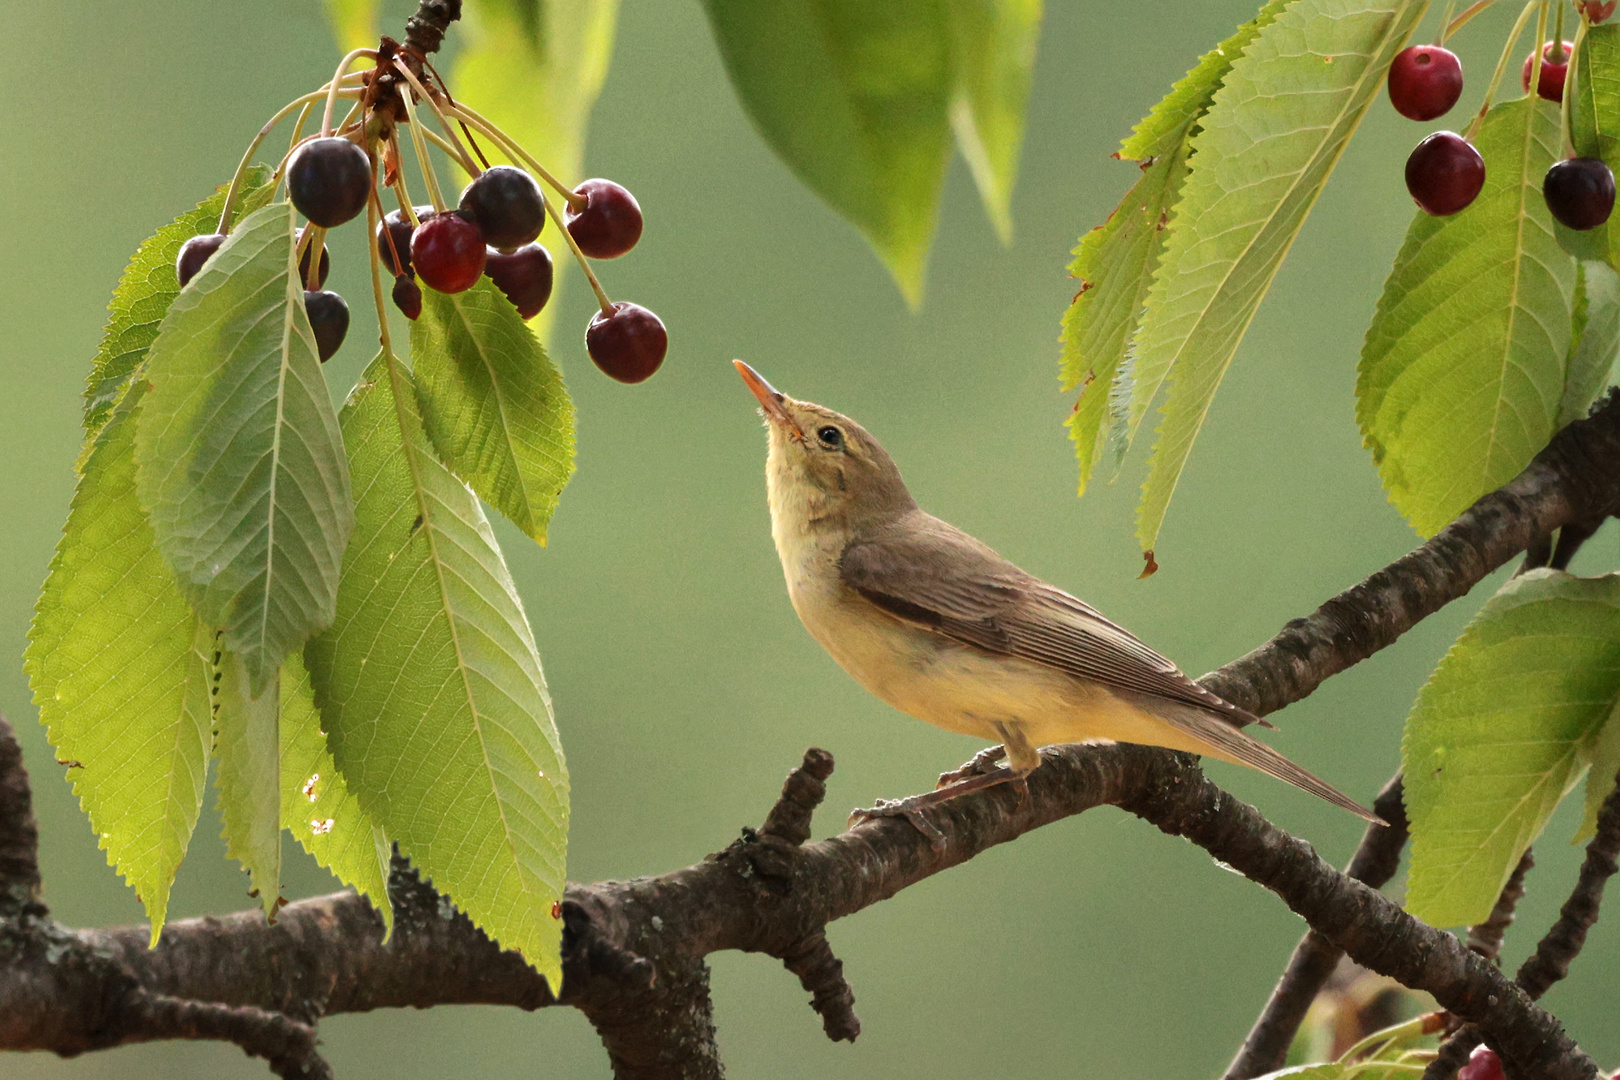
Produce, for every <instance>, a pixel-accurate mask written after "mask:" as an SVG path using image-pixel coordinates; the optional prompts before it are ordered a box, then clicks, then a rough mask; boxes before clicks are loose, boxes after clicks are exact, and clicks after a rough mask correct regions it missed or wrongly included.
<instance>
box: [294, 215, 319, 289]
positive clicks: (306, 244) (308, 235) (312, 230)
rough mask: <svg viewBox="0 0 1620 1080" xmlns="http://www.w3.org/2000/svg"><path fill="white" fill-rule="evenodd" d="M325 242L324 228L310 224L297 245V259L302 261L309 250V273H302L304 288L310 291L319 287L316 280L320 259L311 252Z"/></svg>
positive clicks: (317, 249) (317, 279)
mask: <svg viewBox="0 0 1620 1080" xmlns="http://www.w3.org/2000/svg"><path fill="white" fill-rule="evenodd" d="M325 244H326V230H325V229H323V228H321V227H320V226H319V225H314V224H312V225H310V226H309V227H308V228H306V229H305V230H304V238H303V241H302V242H301V243H300V244H299V245H298V261H299V262H303V261H304V253H305V252H311V253H312V254H311V255H310V257H309V273H307V274H305V275H304V288H306V289H309V290H311V291H313V290H315V289H318V288H320V286H319V285H318V284H316V283H317V282H318V281H320V277H321V260H320V259H319V258H318V257H317V256H315V255H314V254H313V252H316V251H319V250H321V248H322V247H324V246H325Z"/></svg>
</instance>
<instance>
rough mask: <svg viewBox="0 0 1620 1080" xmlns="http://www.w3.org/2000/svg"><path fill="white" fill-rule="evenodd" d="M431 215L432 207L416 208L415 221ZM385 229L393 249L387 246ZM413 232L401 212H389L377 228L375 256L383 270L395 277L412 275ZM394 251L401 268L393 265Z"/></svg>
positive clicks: (408, 221) (413, 228)
mask: <svg viewBox="0 0 1620 1080" xmlns="http://www.w3.org/2000/svg"><path fill="white" fill-rule="evenodd" d="M432 214H433V207H431V206H418V207H417V208H416V217H417V220H421V219H422V218H426V217H431V216H432ZM385 228H386V229H387V230H388V232H390V233H393V235H394V246H393V247H389V246H388V237H387V236H386V235H384V233H383V230H384V229H385ZM415 230H416V226H415V225H412V224H411V222H410V219H409V218H407V217H406V216H405V212H404V211H403V210H390V211H389V212H388V214H387V216H386V217H384V218H383V219H382V224H381V225H378V226H377V254H378V255H379V256H381V257H382V264H383V268H384V269H386V270H387V271H388V272H389V273H390V274H393V275H394V276H395V277H398V276H399V275H400V274H409V273H413V271H412V269H411V233H412V232H414V231H415ZM395 251H398V252H399V259H400V262H402V263H403V264H404V265H403V266H395V265H394V252H395Z"/></svg>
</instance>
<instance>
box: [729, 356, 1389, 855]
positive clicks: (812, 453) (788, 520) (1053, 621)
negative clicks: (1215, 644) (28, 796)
mask: <svg viewBox="0 0 1620 1080" xmlns="http://www.w3.org/2000/svg"><path fill="white" fill-rule="evenodd" d="M735 363H736V365H737V371H738V373H740V374H741V375H742V377H743V381H744V382H745V383H747V384H748V388H749V389H750V390H752V391H753V392H754V396H755V397H757V398H758V399H759V403H760V406H761V409H762V411H763V413H764V415H765V420H766V427H767V428H768V429H769V431H770V451H769V454H768V457H767V460H766V466H765V477H766V487H767V493H768V495H769V499H770V507H771V536H772V538H773V539H774V540H775V541H776V551H777V554H778V555H780V556H781V559H782V570H783V573H784V574H785V575H786V576H787V587H788V597H789V598H790V599H791V600H792V601H793V608H794V610H795V611H797V612H798V614H799V618H800V620H801V621H803V623H804V625H805V628H806V629H807V630H809V631H810V634H811V636H813V637H814V638H815V639H816V640H817V641H818V642H820V643H821V646H822V648H824V649H826V650H827V652H828V653H830V654H831V655H832V658H833V659H834V660H836V661H838V663H839V665H840V666H841V667H842V668H843V669H844V670H845V671H847V672H849V673H850V675H852V676H854V678H855V681H856V682H858V683H860V684H861V685H862V686H864V687H866V689H868V690H870V691H871V692H872V693H873V694H875V695H877V697H879V698H881V699H882V700H883V701H886V702H888V703H889V704H890V705H892V706H894V707H895V708H897V709H899V710H900V711H901V712H904V713H908V714H910V715H912V716H915V717H917V718H918V719H920V720H926V721H928V722H929V723H930V724H933V725H935V726H937V727H942V728H944V729H945V730H947V731H957V732H961V733H963V734H966V735H973V736H977V737H979V738H982V739H988V740H994V741H998V742H999V743H1000V744H1001V745H1000V746H998V747H995V748H992V749H991V750H987V751H985V752H983V753H981V754H979V755H978V757H976V758H975V759H974V760H973V761H972V762H970V763H969V764H968V765H966V766H964V767H963V768H962V769H960V770H957V771H956V772H955V773H947V774H946V775H945V776H943V777H941V778H940V784H941V786H940V787H939V788H938V789H937V790H935V791H932V792H929V793H928V794H926V795H913V796H911V797H909V798H906V799H900V800H896V801H892V802H891V801H882V802H880V803H879V805H878V806H877V807H875V808H874V809H873V810H862V811H857V815H864V816H874V815H885V816H887V815H896V814H898V815H904V816H906V817H908V818H910V819H911V821H912V822H913V823H914V824H915V825H916V826H917V827H918V828H919V829H921V830H922V831H923V832H925V833H928V834H929V835H930V837H931V838H932V839H936V840H937V839H938V830H937V829H935V828H934V827H933V826H932V825H931V824H929V823H928V821H927V820H926V818H924V817H923V816H922V814H921V811H922V810H924V809H926V808H927V807H929V806H932V805H936V804H938V803H940V802H943V801H945V800H946V799H950V798H954V797H955V796H958V795H963V794H966V793H967V792H969V791H977V790H979V789H981V788H985V787H989V786H991V785H993V784H999V783H1005V782H1007V781H1013V782H1015V783H1019V784H1022V783H1023V782H1024V778H1025V777H1026V776H1028V775H1029V774H1030V772H1032V771H1033V770H1034V769H1035V768H1036V767H1037V766H1038V765H1040V763H1041V759H1040V755H1039V753H1038V752H1037V748H1038V747H1041V746H1048V745H1052V744H1055V743H1076V742H1092V743H1107V742H1127V743H1144V744H1146V745H1149V746H1165V747H1169V748H1170V749H1173V750H1186V751H1190V752H1192V753H1195V754H1206V755H1208V756H1210V757H1216V758H1219V759H1221V760H1222V761H1229V762H1232V763H1233V764H1237V765H1247V766H1249V767H1250V768H1253V769H1259V770H1260V771H1261V772H1263V773H1267V774H1269V775H1271V776H1274V777H1276V778H1277V779H1279V780H1284V781H1286V782H1288V783H1290V784H1293V785H1294V786H1295V787H1299V788H1303V789H1304V790H1305V791H1309V792H1311V793H1312V794H1313V795H1319V796H1321V797H1322V798H1324V799H1326V800H1327V801H1328V802H1330V803H1332V804H1333V805H1335V806H1339V807H1343V808H1344V809H1346V810H1349V811H1350V812H1351V813H1354V814H1357V815H1359V816H1361V817H1363V818H1366V819H1367V820H1368V821H1378V820H1379V819H1378V818H1377V817H1376V816H1375V815H1373V814H1372V813H1371V812H1369V811H1368V810H1366V809H1364V808H1363V807H1361V806H1360V805H1359V804H1357V803H1356V801H1355V800H1354V799H1351V798H1350V797H1349V796H1347V795H1345V794H1343V793H1341V792H1339V791H1338V790H1336V789H1334V788H1333V787H1331V786H1329V785H1328V784H1326V783H1324V782H1323V781H1321V780H1319V779H1317V778H1316V777H1315V776H1312V775H1311V774H1310V773H1308V772H1306V771H1305V770H1304V769H1302V768H1300V767H1299V766H1298V765H1295V764H1294V763H1293V762H1292V761H1289V760H1288V759H1287V758H1285V757H1283V756H1282V755H1281V754H1279V753H1277V751H1275V750H1273V749H1272V748H1271V747H1269V746H1267V745H1266V744H1265V743H1263V742H1260V741H1259V740H1258V739H1255V738H1253V737H1252V736H1250V735H1248V734H1247V733H1245V732H1244V731H1243V729H1242V726H1241V725H1242V724H1243V723H1244V722H1250V723H1252V722H1254V721H1256V719H1257V718H1256V717H1254V716H1252V715H1250V714H1249V713H1247V712H1244V711H1243V710H1242V709H1239V708H1238V707H1237V706H1235V705H1233V704H1231V703H1230V702H1227V701H1223V700H1222V699H1221V698H1219V697H1217V696H1216V695H1215V694H1213V693H1211V692H1210V691H1208V690H1205V689H1204V688H1203V687H1202V686H1200V685H1198V684H1197V683H1195V682H1193V681H1192V680H1191V679H1189V678H1187V676H1185V675H1183V674H1182V673H1181V672H1180V670H1178V669H1177V668H1176V666H1175V665H1174V664H1172V663H1171V662H1170V661H1169V660H1166V659H1165V658H1164V657H1163V656H1160V655H1159V654H1158V653H1156V652H1154V651H1153V650H1152V649H1150V648H1149V647H1148V646H1147V645H1145V644H1143V643H1142V642H1141V641H1139V640H1137V639H1136V638H1135V637H1133V636H1132V635H1131V634H1130V633H1129V632H1127V631H1126V630H1125V629H1123V628H1122V627H1120V626H1117V625H1116V624H1114V623H1112V622H1109V621H1108V620H1107V619H1105V618H1103V616H1102V615H1101V614H1100V613H1098V612H1097V611H1096V610H1095V609H1093V608H1092V607H1090V606H1089V605H1087V604H1086V603H1084V602H1083V601H1080V600H1077V599H1076V598H1074V597H1073V596H1070V595H1069V594H1068V593H1066V592H1064V591H1063V590H1061V589H1058V588H1055V587H1054V586H1052V585H1048V584H1047V583H1046V582H1044V581H1041V580H1039V579H1038V578H1035V577H1032V576H1031V575H1029V574H1026V573H1025V572H1024V571H1022V570H1020V569H1019V568H1018V567H1016V566H1014V565H1013V564H1012V563H1010V562H1008V561H1007V560H1006V559H1004V558H1002V557H1001V556H1000V555H998V554H996V553H995V552H994V551H992V550H990V548H988V547H986V546H985V545H984V544H981V543H980V542H979V541H977V540H975V539H974V538H973V537H971V536H969V535H968V534H967V533H965V532H963V531H962V530H960V529H958V528H955V527H953V526H951V525H948V524H946V523H945V522H943V521H941V520H939V519H938V518H936V517H933V516H932V515H930V514H926V513H924V512H923V511H922V510H920V509H918V507H917V503H916V501H915V500H914V499H912V497H911V493H910V492H908V491H907V490H906V485H905V482H904V481H902V480H901V479H900V471H899V470H898V469H897V468H895V465H894V462H893V461H892V460H890V458H889V455H888V454H887V453H885V452H884V449H883V447H881V446H879V445H878V442H877V440H876V439H874V438H873V437H872V436H871V435H870V434H868V433H867V431H866V429H865V428H863V427H861V426H860V425H859V424H857V423H855V422H854V421H853V420H851V419H849V417H847V416H843V415H840V414H839V413H835V412H833V411H832V410H831V409H826V408H823V407H822V406H820V405H814V404H811V403H810V402H808V401H796V400H794V399H793V398H790V397H787V396H786V395H784V394H781V393H779V392H778V391H777V390H776V389H775V388H774V387H772V386H771V385H770V383H768V382H766V381H765V380H764V379H762V378H761V377H760V376H759V374H758V373H757V372H755V371H754V369H753V368H751V367H749V366H748V365H747V364H745V363H743V362H742V361H741V360H738V361H735ZM1002 757H1005V758H1006V762H1007V764H1006V766H1005V767H996V766H994V762H996V761H997V760H1000V759H1001V758H1002Z"/></svg>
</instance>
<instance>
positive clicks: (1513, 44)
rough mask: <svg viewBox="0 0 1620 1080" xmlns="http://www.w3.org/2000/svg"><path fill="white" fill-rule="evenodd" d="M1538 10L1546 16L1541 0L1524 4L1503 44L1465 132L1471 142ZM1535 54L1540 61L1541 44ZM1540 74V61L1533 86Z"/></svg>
mask: <svg viewBox="0 0 1620 1080" xmlns="http://www.w3.org/2000/svg"><path fill="white" fill-rule="evenodd" d="M1538 10H1539V11H1540V12H1541V13H1542V16H1543V18H1545V17H1546V13H1547V12H1546V9H1545V8H1544V7H1542V3H1541V0H1530V2H1529V3H1528V4H1526V5H1524V10H1523V11H1521V12H1519V17H1518V19H1516V20H1515V21H1514V23H1513V29H1512V30H1511V31H1509V33H1508V39H1507V42H1506V43H1505V44H1504V45H1503V46H1502V55H1501V56H1499V57H1498V58H1497V60H1496V70H1495V71H1494V72H1493V73H1492V74H1491V85H1490V86H1489V87H1488V88H1487V89H1486V91H1485V100H1484V101H1483V102H1482V103H1481V104H1480V106H1479V112H1478V113H1477V114H1476V115H1475V116H1474V119H1473V120H1471V121H1469V124H1468V129H1467V130H1466V131H1464V132H1463V138H1464V139H1466V140H1468V141H1469V142H1473V141H1474V136H1475V135H1478V134H1479V126H1480V125H1481V124H1483V123H1484V122H1485V114H1486V113H1488V112H1490V110H1491V103H1492V102H1493V101H1495V100H1496V91H1497V90H1498V89H1500V88H1501V86H1502V75H1503V73H1504V72H1506V71H1507V67H1508V61H1509V59H1510V58H1511V57H1512V56H1513V54H1514V53H1515V52H1517V51H1518V45H1519V35H1521V34H1523V33H1524V28H1525V24H1527V23H1528V22H1529V21H1530V16H1531V15H1533V14H1535V13H1536V12H1537V11H1538ZM1535 55H1536V57H1537V59H1538V61H1539V59H1540V57H1541V48H1540V46H1539V45H1538V46H1537V48H1536V52H1535ZM1539 74H1540V65H1539V62H1538V64H1537V70H1536V71H1533V72H1531V74H1530V85H1531V86H1535V85H1536V81H1535V80H1536V78H1537V77H1538V76H1539Z"/></svg>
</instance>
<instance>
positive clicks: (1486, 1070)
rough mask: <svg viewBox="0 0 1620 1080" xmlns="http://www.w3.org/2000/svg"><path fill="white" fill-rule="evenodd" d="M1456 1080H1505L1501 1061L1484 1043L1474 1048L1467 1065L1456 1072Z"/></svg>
mask: <svg viewBox="0 0 1620 1080" xmlns="http://www.w3.org/2000/svg"><path fill="white" fill-rule="evenodd" d="M1457 1080H1505V1074H1504V1073H1503V1072H1502V1059H1501V1058H1499V1057H1497V1056H1496V1051H1495V1050H1492V1049H1491V1048H1490V1047H1488V1046H1486V1045H1485V1044H1484V1043H1481V1044H1480V1045H1478V1046H1476V1047H1474V1052H1473V1053H1472V1054H1470V1055H1468V1064H1466V1065H1464V1066H1463V1067H1462V1068H1460V1069H1458V1070H1457Z"/></svg>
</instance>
